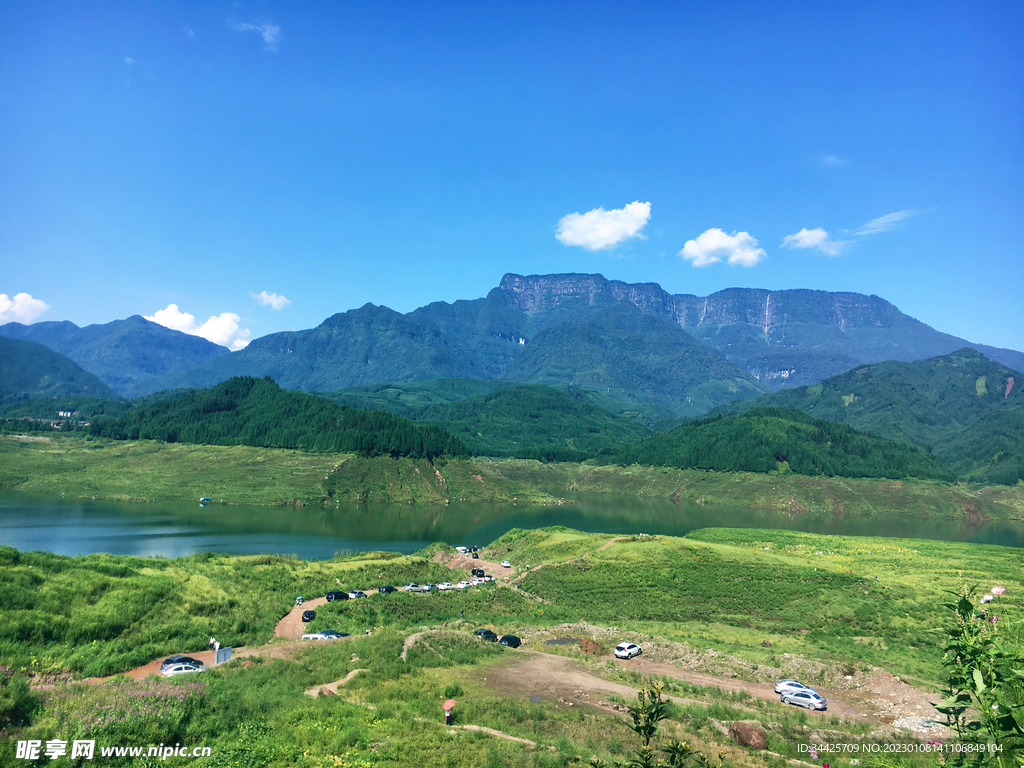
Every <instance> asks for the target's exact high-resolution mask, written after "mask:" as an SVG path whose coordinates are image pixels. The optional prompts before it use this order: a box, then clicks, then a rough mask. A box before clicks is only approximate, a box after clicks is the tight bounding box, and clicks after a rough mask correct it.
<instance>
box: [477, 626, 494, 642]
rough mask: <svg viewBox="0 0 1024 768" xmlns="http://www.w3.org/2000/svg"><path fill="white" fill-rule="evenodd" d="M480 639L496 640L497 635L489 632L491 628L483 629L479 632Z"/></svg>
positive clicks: (486, 640)
mask: <svg viewBox="0 0 1024 768" xmlns="http://www.w3.org/2000/svg"><path fill="white" fill-rule="evenodd" d="M480 639H481V640H483V641H485V642H488V643H496V642H498V636H497V635H496V634H494V633H493V632H491V630H489V629H485V630H484V631H483V632H481V633H480Z"/></svg>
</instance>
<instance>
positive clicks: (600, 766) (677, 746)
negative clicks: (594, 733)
mask: <svg viewBox="0 0 1024 768" xmlns="http://www.w3.org/2000/svg"><path fill="white" fill-rule="evenodd" d="M664 689H665V684H664V683H662V682H661V681H660V680H658V681H655V682H654V683H653V684H652V685H651V687H650V688H647V687H646V686H645V687H644V688H641V689H640V691H639V692H638V693H637V695H636V698H637V703H636V704H634V705H632V706H630V707H629V716H630V717H631V718H632V719H633V724H632V725H630V726H629V728H630V729H631V730H632V731H633V732H634V733H635V734H636V735H637V736H639V737H640V746H639V747H638V748H637V749H636V751H635V752H634V755H635V756H634V757H632V758H628V759H626V760H616V761H615V762H614V763H613V765H615V766H616V768H655V767H656V766H668V768H684V766H686V765H687V764H688V763H693V762H696V764H697V765H699V766H701V768H710V766H711V762H710V760H708V758H707V757H706V756H705V755H704V753H702V752H696V751H694V749H693V748H692V747H691V746H690V745H689V743H688V742H685V741H669V742H667V743H666V744H665V747H664V752H665V754H666V755H667V756H668V759H667V760H662V759H660V758H658V756H657V754H658V753H657V749H656V748H655V747H652V746H651V741H652V740H653V739H654V737H655V736H656V735H657V733H658V725H659V723H661V721H662V720H664V719H665V718H666V717H668V702H667V701H665V700H664V699H662V698H661V692H662V691H663V690H664ZM590 765H591V766H592V767H593V768H604V767H605V766H607V765H608V764H607V763H606V762H605V761H604V760H602V759H600V758H598V757H592V758H591V759H590Z"/></svg>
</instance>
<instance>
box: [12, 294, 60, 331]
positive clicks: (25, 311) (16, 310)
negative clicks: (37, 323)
mask: <svg viewBox="0 0 1024 768" xmlns="http://www.w3.org/2000/svg"><path fill="white" fill-rule="evenodd" d="M49 308H50V305H49V304H47V303H46V302H45V301H42V300H40V299H33V298H32V296H31V295H30V294H27V293H16V294H14V298H13V299H12V298H10V297H9V296H8V295H7V294H6V293H0V325H7V323H31V322H32V321H33V320H35V319H36V318H37V317H39V316H40V315H41V314H43V312H45V311H46V310H48V309H49Z"/></svg>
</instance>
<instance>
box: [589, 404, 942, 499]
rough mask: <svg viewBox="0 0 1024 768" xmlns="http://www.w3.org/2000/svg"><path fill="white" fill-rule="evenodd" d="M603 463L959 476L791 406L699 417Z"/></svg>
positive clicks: (601, 458)
mask: <svg viewBox="0 0 1024 768" xmlns="http://www.w3.org/2000/svg"><path fill="white" fill-rule="evenodd" d="M596 461H597V462H598V463H602V464H621V465H628V464H647V465H651V466H665V467H678V468H698V469H714V470H720V471H734V472H774V471H780V470H781V471H792V472H795V473H797V474H801V475H826V476H830V477H833V476H839V477H884V478H890V479H901V478H909V477H917V478H926V479H934V480H944V481H947V482H952V481H953V480H955V475H954V474H953V472H952V471H951V470H950V469H949V468H948V467H946V466H945V465H943V464H941V463H939V462H938V461H937V460H935V459H934V458H932V457H931V456H929V455H928V454H926V453H925V452H924V451H922V450H921V449H920V448H917V447H915V446H912V445H908V444H906V443H898V442H895V441H893V440H886V439H884V438H880V437H877V436H875V435H871V434H868V433H865V432H858V431H857V430H855V429H853V428H851V427H848V426H846V425H845V424H840V423H838V422H834V421H824V420H822V419H815V418H813V417H811V416H808V415H807V414H805V413H802V412H800V411H795V410H790V409H786V408H772V407H766V408H752V409H750V410H749V411H745V412H744V413H742V414H740V415H738V416H731V415H722V416H713V417H708V418H704V419H697V420H695V421H692V422H688V423H686V424H682V425H680V426H678V427H676V428H675V429H673V430H670V431H668V432H664V433H660V434H657V435H654V436H653V437H650V438H648V439H646V440H643V441H640V442H638V443H631V444H629V445H624V446H620V447H618V448H610V449H604V450H602V451H600V452H599V453H598V456H597V459H596Z"/></svg>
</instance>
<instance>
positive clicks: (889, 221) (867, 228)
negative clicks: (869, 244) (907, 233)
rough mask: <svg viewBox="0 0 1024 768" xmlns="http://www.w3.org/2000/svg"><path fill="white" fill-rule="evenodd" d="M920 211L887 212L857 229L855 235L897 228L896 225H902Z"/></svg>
mask: <svg viewBox="0 0 1024 768" xmlns="http://www.w3.org/2000/svg"><path fill="white" fill-rule="evenodd" d="M919 213H920V211H913V210H910V211H896V212H895V213H887V214H885V216H879V217H878V218H877V219H872V220H871V221H869V222H868V223H867V224H865V225H863V226H862V227H860V229H858V230H857V231H855V232H854V233H853V234H855V235H860V236H862V237H863V236H864V235H877V234H878V233H879V232H888V231H889V230H890V229H896V227H899V226H902V224H903V222H904V221H906V220H907V219H909V218H911V217H912V216H917V214H919Z"/></svg>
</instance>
